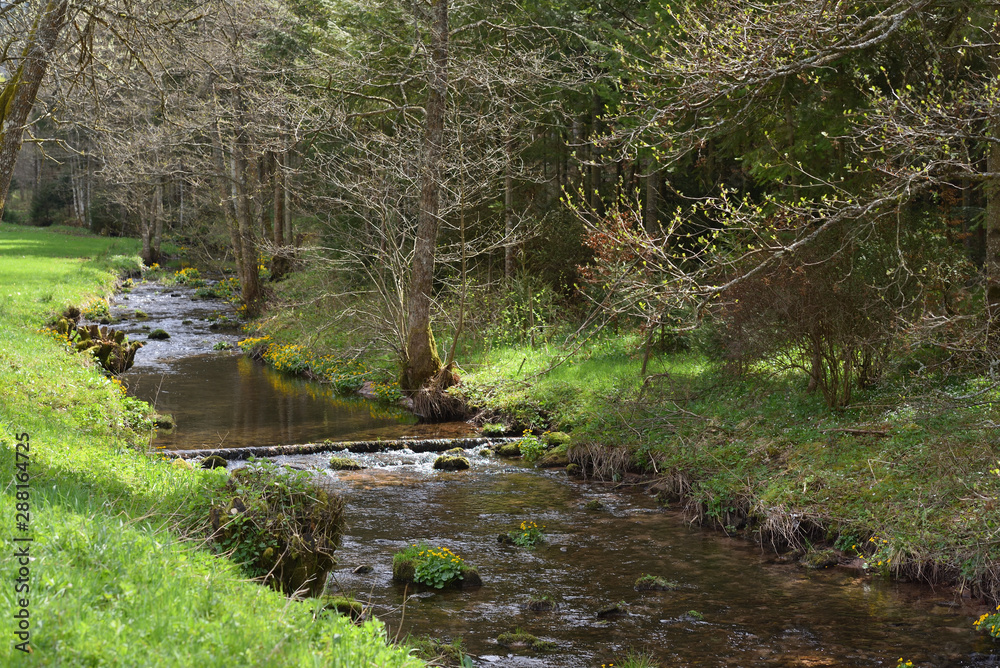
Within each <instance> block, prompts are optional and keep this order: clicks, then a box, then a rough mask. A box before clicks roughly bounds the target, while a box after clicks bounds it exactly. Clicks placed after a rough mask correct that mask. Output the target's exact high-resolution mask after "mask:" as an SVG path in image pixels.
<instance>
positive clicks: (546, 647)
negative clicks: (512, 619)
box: [497, 629, 556, 652]
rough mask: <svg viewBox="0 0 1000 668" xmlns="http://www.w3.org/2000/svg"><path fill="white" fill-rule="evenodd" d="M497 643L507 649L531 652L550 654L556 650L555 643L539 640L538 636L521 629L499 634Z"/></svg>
mask: <svg viewBox="0 0 1000 668" xmlns="http://www.w3.org/2000/svg"><path fill="white" fill-rule="evenodd" d="M497 643H498V644H499V645H500V646H502V647H507V648H508V649H527V650H531V651H532V652H551V651H552V650H554V649H555V648H556V645H555V643H551V642H548V641H546V640H541V639H540V638H538V636H534V635H532V634H530V633H528V632H527V631H522V630H521V629H517V630H515V631H512V632H508V633H501V634H500V635H498V636H497Z"/></svg>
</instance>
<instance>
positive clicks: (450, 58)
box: [0, 0, 1000, 665]
mask: <svg viewBox="0 0 1000 668" xmlns="http://www.w3.org/2000/svg"><path fill="white" fill-rule="evenodd" d="M998 45H1000V6H998V5H997V4H996V3H992V2H985V1H982V0H965V1H962V2H956V1H952V0H937V1H934V0H898V1H897V0H884V1H882V2H860V3H848V2H843V1H838V2H828V1H826V0H824V1H822V2H821V1H820V0H774V1H772V2H766V3H751V2H748V1H746V0H677V1H674V0H645V1H639V0H597V1H590V2H587V1H584V0H551V1H548V0H544V1H543V0H498V1H497V2H491V3H480V2H465V1H464V0H408V1H404V0H367V1H362V0H149V1H143V2H138V1H136V0H95V1H94V2H86V3H73V2H69V1H68V0H9V1H7V2H0V220H2V224H0V230H3V229H4V228H7V229H8V230H11V229H13V230H26V231H27V232H25V233H28V232H30V233H31V234H34V231H35V228H46V229H47V230H49V231H56V232H58V233H60V234H63V235H66V236H67V237H68V238H69V239H71V240H72V239H77V238H79V239H85V238H86V239H88V241H86V242H84V241H81V242H80V244H82V245H86V244H89V243H91V239H90V238H91V237H96V238H100V239H104V240H106V241H107V242H108V243H126V242H125V240H127V239H137V240H138V241H137V242H135V243H136V247H135V251H136V254H137V255H138V256H139V257H140V258H141V267H139V268H138V269H136V271H137V272H138V274H137V275H143V274H146V273H147V272H149V275H150V276H151V277H167V279H168V280H172V281H176V282H180V283H184V282H185V281H186V280H187V279H186V277H187V276H190V275H192V274H191V273H190V271H189V270H188V269H186V268H188V267H195V268H197V269H196V270H195V272H196V273H197V271H200V272H201V274H202V275H205V276H212V277H216V278H219V279H221V280H219V282H218V283H214V285H216V286H219V287H218V288H217V289H216V292H215V293H213V296H216V297H226V298H228V299H230V300H231V301H232V302H233V303H234V304H235V305H236V306H237V307H238V313H239V318H240V325H241V326H242V332H243V333H245V335H246V336H247V337H248V338H247V341H249V343H247V344H246V345H243V344H241V347H242V348H243V349H244V351H245V352H247V353H248V354H249V355H250V356H252V357H254V358H256V359H258V360H261V359H262V360H264V361H265V362H268V363H270V364H271V366H273V367H275V368H277V369H278V370H279V371H289V370H290V371H291V372H292V373H295V374H298V375H301V376H306V377H310V378H313V379H316V380H319V381H320V382H325V383H328V384H332V385H334V386H336V387H337V388H338V389H345V390H347V391H355V390H357V389H359V387H361V388H362V389H363V390H364V391H365V392H366V393H367V395H369V396H372V397H374V398H375V399H377V400H381V401H382V402H383V403H386V404H393V403H395V402H398V401H400V400H402V401H403V402H405V403H406V405H407V406H408V407H409V408H410V409H412V410H413V411H414V412H415V413H417V414H418V415H419V416H420V417H421V418H422V419H423V420H427V421H432V422H433V421H448V420H471V422H472V423H474V424H475V425H476V426H477V427H480V428H481V427H483V426H484V425H490V426H491V427H496V428H497V429H499V431H501V432H503V433H506V434H522V433H523V434H525V435H526V436H527V437H528V438H532V436H531V434H534V435H535V436H536V437H537V436H540V435H542V434H543V432H544V433H551V432H560V433H563V432H565V433H568V434H571V436H572V445H570V446H569V447H568V448H563V450H565V452H564V453H563V454H564V455H565V462H564V463H569V464H570V465H574V466H576V467H577V468H578V469H579V470H581V471H582V472H583V473H584V474H585V475H586V476H587V477H588V479H594V480H600V481H606V482H609V483H616V484H617V483H622V482H623V481H624V482H626V483H628V482H629V481H635V480H642V481H644V484H645V483H650V482H652V483H653V484H654V486H655V490H656V492H658V493H659V495H660V497H661V498H662V499H663V500H664V503H668V504H673V505H675V506H676V507H677V508H681V509H683V511H684V512H685V514H686V515H687V516H689V517H691V518H692V519H693V521H695V522H696V523H699V524H704V525H706V526H712V527H715V528H717V529H721V530H722V531H723V532H725V533H726V534H727V535H738V536H742V537H746V538H749V539H750V540H751V541H753V542H756V543H758V544H761V545H766V546H768V549H769V550H772V551H776V552H779V553H788V552H796V553H802V554H809V553H812V552H816V551H817V549H819V548H824V549H825V548H829V549H832V550H834V551H835V552H836V553H837V554H838V555H839V558H840V560H841V563H842V564H845V563H847V562H848V561H850V560H852V559H857V560H860V561H859V562H858V563H863V564H864V569H866V571H869V572H875V571H878V572H880V573H882V574H884V575H886V576H891V577H893V578H896V579H900V580H910V581H917V582H923V583H930V584H944V585H948V586H954V587H956V588H957V589H956V591H957V592H958V594H956V596H958V597H961V595H963V594H965V595H967V596H969V597H972V598H974V599H975V600H977V601H981V602H983V604H984V605H986V604H989V605H990V606H991V608H992V606H993V605H995V604H996V603H998V602H1000V539H998V538H997V532H998V531H1000V520H998V519H997V518H996V503H997V499H998V497H1000V470H998V469H997V466H1000V464H998V462H1000V449H998V446H997V435H998V433H997V429H998V428H1000V427H998V422H997V420H998V417H1000V416H998V415H997V405H996V402H997V401H998V400H1000V377H998V375H997V374H998V370H1000V366H998V360H1000V46H998ZM88 247H89V246H88ZM6 261H7V260H6V259H5V260H4V262H6ZM185 271H188V273H187V274H185V273H184V272H185ZM3 275H4V271H3V270H0V276H3ZM15 275H16V274H15ZM222 286H225V289H224V290H223V289H222ZM2 287H4V288H7V289H9V288H11V286H9V285H4V286H2ZM17 294H20V293H17ZM46 294H48V293H46ZM8 296H10V295H8ZM52 299H53V295H51V294H49V296H48V299H47V300H46V299H44V298H39V299H38V300H37V301H38V302H39V303H40V304H41V305H39V304H35V305H34V306H33V307H32V308H33V309H35V310H38V309H43V310H44V309H48V310H49V311H51V313H48V314H47V315H46V317H48V318H49V320H51V317H52V316H53V315H55V312H56V311H58V310H60V309H62V308H63V306H64V304H62V305H60V304H58V303H53V304H51V305H49V306H45V304H47V303H48V302H49V301H51V300H52ZM62 301H65V299H64V298H63V297H62V296H58V295H57V296H56V298H55V302H62ZM12 303H13V302H12ZM25 308H27V307H25ZM16 310H17V309H16V308H15V307H13V306H11V307H10V308H9V309H8V310H6V311H5V310H0V316H3V315H4V314H5V313H7V312H8V311H9V312H11V313H13V312H15V311H16ZM38 317H39V318H40V317H41V316H40V315H39V316H38ZM12 336H13V335H12ZM289 356H290V357H289ZM2 357H3V355H2V354H0V359H2ZM334 358H336V359H337V360H348V361H349V362H350V364H352V365H361V364H363V365H365V366H364V368H365V369H366V371H365V372H364V374H361V375H357V376H350V378H348V377H346V376H345V377H338V376H337V373H339V372H334V371H330V370H328V369H327V368H326V367H324V366H322V364H321V362H320V360H321V359H334ZM338 368H340V367H338ZM344 368H346V366H345V367H344ZM351 368H355V367H353V366H352V367H351ZM358 368H360V367H358ZM352 373H354V372H352ZM362 382H363V384H362ZM12 405H13V404H12ZM12 410H13V409H12ZM14 412H15V413H16V411H14ZM9 419H10V418H5V421H9ZM5 429H7V430H9V434H8V433H7V432H4V434H3V436H4V438H3V440H4V443H5V444H7V445H9V443H8V441H9V440H10V439H9V438H8V436H9V435H10V434H14V433H17V428H16V427H15V426H13V425H12V424H10V425H8V426H6V427H5ZM11 447H13V446H11ZM11 457H13V455H11ZM4 461H6V460H4ZM635 484H639V483H635ZM136 512H138V511H136ZM143 512H145V510H144V511H143ZM182 525H183V523H182ZM186 526H187V525H183V526H182V527H181V529H177V527H174V529H172V530H175V531H177V530H179V531H180V533H181V534H184V533H185V531H188V530H189V527H188V528H185V527H186ZM192 531H193V530H192ZM876 541H882V542H881V543H879V542H876ZM883 562H884V565H883ZM875 563H877V567H875V566H872V564H875ZM869 566H871V569H870V570H869ZM998 609H1000V608H998ZM984 619H986V620H988V621H987V623H985V624H984V623H983V620H984ZM980 627H982V629H981V630H983V631H988V633H987V635H988V636H991V637H1000V613H995V612H994V613H993V615H992V616H987V617H984V618H981V619H980V622H979V623H977V629H978V628H980ZM900 661H901V663H902V659H901V660H900ZM296 665H297V664H296ZM345 665H350V664H349V663H347V664H345ZM372 665H375V664H372ZM387 665H388V664H387ZM400 665H402V664H400ZM463 665H465V664H463ZM762 665H763V664H762ZM928 665H930V664H928ZM984 665H985V664H984Z"/></svg>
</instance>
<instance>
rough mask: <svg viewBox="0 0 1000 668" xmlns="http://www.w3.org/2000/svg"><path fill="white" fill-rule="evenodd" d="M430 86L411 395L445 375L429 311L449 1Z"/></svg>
mask: <svg viewBox="0 0 1000 668" xmlns="http://www.w3.org/2000/svg"><path fill="white" fill-rule="evenodd" d="M428 84H429V85H428V93H427V105H426V110H425V111H426V115H425V126H424V146H423V165H422V169H421V173H420V208H419V211H418V214H417V236H416V240H415V242H414V249H413V270H412V274H411V276H410V290H409V296H408V304H407V311H408V316H409V317H408V322H407V335H406V359H405V362H404V366H403V373H402V376H401V378H400V385H401V387H402V389H403V390H405V391H407V392H415V391H416V390H418V389H420V387H422V386H423V385H424V384H425V383H426V382H427V381H428V380H429V379H430V378H432V377H433V376H434V375H435V374H437V372H438V371H440V370H441V358H440V357H439V356H438V352H437V345H436V344H435V343H434V333H433V332H432V331H431V313H430V310H431V291H432V289H433V287H434V256H435V251H436V246H437V233H438V223H439V221H438V206H439V200H440V191H441V153H442V149H443V146H442V145H443V142H444V115H445V105H446V104H447V96H448V0H433V3H432V9H431V69H430V72H429V76H428Z"/></svg>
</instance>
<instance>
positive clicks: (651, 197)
mask: <svg viewBox="0 0 1000 668" xmlns="http://www.w3.org/2000/svg"><path fill="white" fill-rule="evenodd" d="M646 170H647V172H648V173H647V174H646V206H645V208H643V226H644V227H645V228H646V233H647V234H650V235H652V234H655V233H656V230H657V229H658V228H659V216H657V211H658V209H659V208H660V172H659V170H658V169H657V168H656V159H655V158H650V159H649V162H648V163H647V164H646Z"/></svg>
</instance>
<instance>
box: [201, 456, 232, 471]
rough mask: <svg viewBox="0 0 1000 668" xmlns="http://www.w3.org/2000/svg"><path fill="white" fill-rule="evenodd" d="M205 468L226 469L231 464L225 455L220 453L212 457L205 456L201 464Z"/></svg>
mask: <svg viewBox="0 0 1000 668" xmlns="http://www.w3.org/2000/svg"><path fill="white" fill-rule="evenodd" d="M199 466H201V468H203V469H224V468H227V467H228V466H229V462H228V461H226V458H225V457H220V456H219V455H212V456H210V457H205V458H204V459H203V460H201V463H200V464H199Z"/></svg>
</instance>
